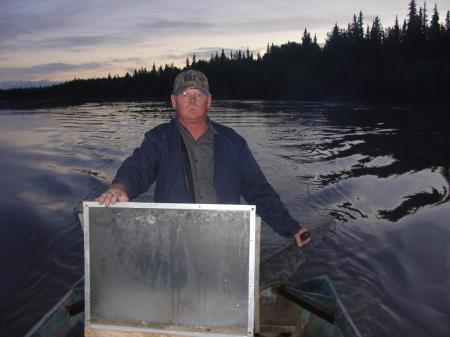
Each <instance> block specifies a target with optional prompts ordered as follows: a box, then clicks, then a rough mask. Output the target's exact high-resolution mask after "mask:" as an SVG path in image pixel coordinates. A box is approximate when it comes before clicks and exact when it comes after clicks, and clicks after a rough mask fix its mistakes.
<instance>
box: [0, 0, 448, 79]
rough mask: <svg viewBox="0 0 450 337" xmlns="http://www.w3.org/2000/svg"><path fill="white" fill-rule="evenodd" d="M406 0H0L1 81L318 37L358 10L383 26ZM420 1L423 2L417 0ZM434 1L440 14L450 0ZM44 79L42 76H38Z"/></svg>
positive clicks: (90, 73) (100, 71)
mask: <svg viewBox="0 0 450 337" xmlns="http://www.w3.org/2000/svg"><path fill="white" fill-rule="evenodd" d="M408 2H409V0H377V1H373V0H359V1H355V0H354V1H336V0H316V1H307V0H295V1H293V0H284V1H283V0H278V1H272V0H266V1H262V0H248V1H245V0H222V1H217V0H197V1H185V0H184V1H178V0H147V1H145V0H122V1H119V0H109V1H106V0H0V84H1V83H3V86H2V87H3V88H5V87H6V86H8V83H9V85H13V83H17V82H20V81H44V82H45V81H50V82H51V81H66V80H71V79H73V78H93V77H104V76H107V75H108V74H111V75H115V74H117V75H119V76H123V75H124V74H125V73H126V72H127V71H128V72H132V71H133V70H134V69H139V68H141V67H146V68H151V66H152V64H153V63H155V64H156V66H159V65H164V64H171V63H173V64H175V65H177V66H183V65H184V64H185V60H186V57H189V58H192V55H193V54H194V53H195V54H196V58H197V59H209V57H210V55H211V54H214V53H215V52H216V51H218V52H219V53H220V51H221V50H222V49H225V50H226V51H227V54H228V53H229V50H238V49H241V50H244V49H247V48H249V49H250V51H252V52H253V53H254V54H255V55H256V53H257V52H258V51H259V52H261V54H263V53H264V51H265V49H266V46H267V43H273V44H275V45H280V44H282V43H286V42H288V41H297V42H300V40H301V35H302V34H303V30H304V29H305V28H307V29H308V31H309V32H310V33H311V35H312V36H314V34H316V35H317V39H318V41H319V43H324V42H325V39H326V33H327V32H329V31H331V29H332V27H333V26H334V24H335V23H337V24H338V25H339V26H341V27H346V26H347V23H348V22H350V21H351V20H352V17H353V14H354V13H356V14H357V13H359V11H360V10H361V11H362V12H363V14H364V18H365V21H364V23H365V24H367V23H369V24H371V23H372V20H373V19H374V17H375V16H376V15H378V16H379V17H380V18H381V22H382V24H383V27H390V26H392V25H393V23H394V20H395V16H396V15H398V17H399V21H400V23H401V22H403V19H405V18H406V15H407V12H408ZM418 4H419V5H423V3H422V2H420V1H418ZM434 4H436V5H437V6H438V10H439V13H440V17H441V22H442V21H443V19H444V17H445V13H446V12H447V10H448V9H450V0H436V1H434V2H427V9H428V13H429V16H431V13H432V9H433V7H434ZM44 82H43V83H44Z"/></svg>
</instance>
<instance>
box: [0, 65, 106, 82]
mask: <svg viewBox="0 0 450 337" xmlns="http://www.w3.org/2000/svg"><path fill="white" fill-rule="evenodd" d="M105 68H106V67H105V64H103V63H99V62H89V63H82V64H69V63H47V64H40V65H35V66H31V67H16V68H0V78H17V79H24V80H25V79H28V80H31V79H36V78H37V79H39V78H42V77H51V76H52V75H55V74H60V73H67V72H76V71H85V70H92V71H98V70H104V69H105Z"/></svg>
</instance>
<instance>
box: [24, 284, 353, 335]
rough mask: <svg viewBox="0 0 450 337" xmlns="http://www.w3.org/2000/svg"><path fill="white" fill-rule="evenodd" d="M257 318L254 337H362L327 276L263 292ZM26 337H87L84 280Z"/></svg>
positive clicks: (273, 287) (271, 288)
mask: <svg viewBox="0 0 450 337" xmlns="http://www.w3.org/2000/svg"><path fill="white" fill-rule="evenodd" d="M257 316H259V322H258V319H256V325H257V326H259V327H258V328H256V330H255V336H259V337H290V336H292V337H310V336H314V337H329V336H330V337H331V336H333V337H334V336H336V337H360V336H361V334H360V332H359V330H358V328H357V327H356V326H355V324H354V323H353V321H352V319H351V317H350V315H349V313H348V312H347V310H346V309H345V307H344V305H343V304H342V302H341V300H340V298H339V295H338V293H337V292H336V289H335V288H334V286H333V284H332V282H331V280H330V279H329V278H328V277H327V276H321V277H316V278H313V279H310V280H307V281H304V282H301V283H300V284H297V285H283V284H275V285H272V286H270V287H267V288H265V289H263V290H261V291H260V296H259V315H258V314H257ZM25 336H26V337H81V336H84V279H83V278H82V279H80V280H78V281H77V282H76V283H75V284H74V285H73V287H72V288H71V289H70V290H69V291H68V292H67V294H65V295H64V296H63V297H62V298H61V300H60V301H59V302H58V303H57V304H56V305H55V306H54V307H53V308H52V309H51V310H50V311H49V312H48V313H46V314H45V315H44V316H43V318H42V319H41V320H40V321H39V322H38V323H37V324H36V325H35V326H34V327H33V328H32V329H31V330H30V331H29V332H28V333H27V334H26V335H25Z"/></svg>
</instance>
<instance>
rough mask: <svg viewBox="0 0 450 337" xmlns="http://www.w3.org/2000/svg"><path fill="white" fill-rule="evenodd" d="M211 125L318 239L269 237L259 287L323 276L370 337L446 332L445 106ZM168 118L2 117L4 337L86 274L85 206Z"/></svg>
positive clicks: (238, 106) (116, 107) (248, 111)
mask: <svg viewBox="0 0 450 337" xmlns="http://www.w3.org/2000/svg"><path fill="white" fill-rule="evenodd" d="M210 116H211V118H212V119H213V120H214V121H217V122H219V123H223V124H225V125H227V126H230V127H232V128H234V129H235V130H236V131H238V132H239V133H240V134H241V135H242V136H244V137H245V138H246V140H247V142H248V144H249V146H250V148H251V149H252V151H253V153H254V155H255V157H256V159H257V160H258V162H259V164H260V166H261V168H262V169H263V171H264V173H265V174H266V176H267V178H268V180H269V181H270V182H271V184H272V185H273V186H274V188H275V189H276V190H277V191H278V192H279V194H280V196H281V198H282V200H283V201H284V202H285V204H286V206H287V207H288V209H289V210H290V212H291V214H292V215H293V216H294V217H295V218H297V219H299V220H300V221H301V223H302V224H304V226H306V227H308V228H310V229H311V230H312V232H313V235H314V240H313V242H312V244H310V245H309V246H308V247H306V248H304V249H298V248H296V247H294V246H289V244H290V243H291V242H290V241H286V240H284V239H281V238H279V237H278V236H277V235H276V234H274V233H273V232H271V231H270V230H268V229H267V228H265V229H264V231H263V246H264V249H263V257H262V260H263V262H264V264H263V266H262V270H261V277H262V279H261V283H262V284H269V283H270V282H273V281H279V280H281V281H286V282H296V281H299V280H304V279H308V278H311V277H314V276H318V275H323V274H326V275H328V276H329V277H330V278H331V280H332V281H333V283H334V285H335V287H336V289H337V291H338V293H339V294H340V295H341V299H342V301H343V303H344V305H345V306H346V307H347V309H348V311H349V312H350V315H351V316H352V318H353V320H354V321H355V323H356V325H357V326H358V327H359V329H360V330H361V332H362V334H363V336H373V337H379V336H408V337H415V336H417V337H423V336H433V337H439V336H442V337H444V336H449V335H450V290H449V285H450V220H449V219H450V203H449V200H450V192H449V188H450V187H449V186H450V171H449V170H450V146H449V139H450V111H449V109H448V108H443V107H408V106H386V105H380V106H378V105H370V104H367V105H364V104H353V105H343V104H338V103H314V102H274V101H218V102H214V104H213V106H212V108H211V110H210ZM171 117H172V110H171V109H170V108H169V107H168V106H167V104H166V103H164V102H117V103H102V104H83V105H77V106H65V107H46V108H43V107H41V108H34V109H31V108H23V109H5V108H3V109H0V158H1V165H0V187H1V194H0V226H1V227H0V229H1V235H0V252H1V260H2V262H1V264H0V276H1V287H0V303H1V307H0V331H1V333H0V334H1V335H2V336H3V335H4V336H10V337H11V336H22V335H24V334H25V333H26V332H27V331H28V330H29V329H30V328H31V326H33V324H34V323H35V322H36V321H38V320H39V319H40V317H41V316H42V315H43V314H44V313H45V312H46V311H47V310H49V308H50V307H52V306H53V305H54V303H56V302H57V300H58V299H59V297H60V296H61V295H62V294H64V293H65V292H66V291H67V290H68V288H69V287H70V286H71V285H72V284H73V282H75V281H76V280H77V279H78V278H79V277H80V276H81V275H82V272H83V238H82V231H81V228H80V225H79V223H78V221H77V216H76V214H77V212H78V211H79V210H80V202H81V201H83V200H93V199H94V198H95V197H96V196H97V195H98V194H100V193H101V192H102V191H103V190H104V189H105V187H106V186H107V185H108V183H109V182H110V181H111V179H112V178H113V177H114V174H115V172H116V170H117V168H118V166H119V165H120V163H121V161H122V160H123V159H124V158H125V157H126V156H127V155H128V154H129V153H130V152H131V151H132V149H133V148H134V147H135V146H137V145H138V144H139V143H140V142H141V141H142V137H143V133H144V132H145V131H146V130H148V129H150V128H152V127H153V126H156V125H158V124H160V123H162V122H165V121H168V120H169V119H170V118H171ZM149 198H151V191H150V192H149V194H148V195H146V196H144V197H142V198H141V199H142V200H147V201H149V200H150V199H149ZM286 247H288V248H287V249H284V248H286ZM280 250H283V252H282V253H281V254H278V253H279V252H280Z"/></svg>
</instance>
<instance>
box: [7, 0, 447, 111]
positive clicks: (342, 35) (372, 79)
mask: <svg viewBox="0 0 450 337" xmlns="http://www.w3.org/2000/svg"><path fill="white" fill-rule="evenodd" d="M183 69H197V70H201V71H203V72H205V74H206V75H207V76H208V78H209V81H210V87H211V92H212V94H213V96H214V99H283V100H339V101H370V102H412V103H414V102H421V103H448V102H450V11H447V12H446V15H445V18H443V19H441V18H440V14H439V11H438V9H437V7H436V6H434V8H433V10H432V11H431V13H429V10H428V8H427V7H426V4H424V5H423V6H418V5H417V3H416V1H415V0H411V1H410V2H409V5H408V15H407V17H406V18H405V19H404V20H403V22H399V20H398V17H397V18H396V20H395V22H394V24H393V25H392V26H391V27H387V28H384V27H383V25H382V23H381V20H380V18H379V17H378V16H377V17H375V18H374V19H373V20H372V22H368V23H366V22H365V19H364V14H363V13H362V12H359V13H358V14H355V15H353V20H352V21H351V22H350V23H348V25H347V27H339V26H338V25H337V24H335V25H334V26H333V27H332V29H331V31H330V32H329V33H328V34H327V38H326V41H325V43H324V44H323V45H319V44H318V42H317V38H316V36H311V33H310V32H309V31H308V30H307V29H305V30H304V31H303V33H302V34H301V33H300V32H299V40H298V41H293V42H286V43H284V44H281V45H274V44H271V43H268V44H267V49H266V52H265V53H264V54H263V55H261V54H260V53H257V54H256V55H254V54H253V53H252V52H250V51H249V49H247V50H237V51H231V52H230V53H229V54H228V53H225V51H224V50H222V51H221V52H220V51H217V52H216V53H215V55H211V57H210V58H209V59H206V60H205V59H200V60H197V59H196V55H195V54H193V55H192V57H191V58H188V59H186V64H185V67H184V68H179V67H176V66H174V65H173V64H170V65H167V64H166V65H164V66H159V67H157V66H156V65H155V64H153V66H152V67H150V68H148V69H147V68H141V69H136V70H135V71H134V72H132V73H126V74H125V75H124V76H118V75H114V76H111V75H109V76H108V77H105V78H91V79H74V80H71V81H68V82H64V83H60V84H56V85H53V86H48V87H40V88H28V89H9V90H0V100H2V101H22V102H23V101H33V100H57V101H77V102H88V101H105V100H107V101H112V100H167V99H168V97H169V95H170V92H171V88H172V82H173V79H174V77H175V76H176V75H177V74H178V73H179V72H180V71H182V70H183Z"/></svg>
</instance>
